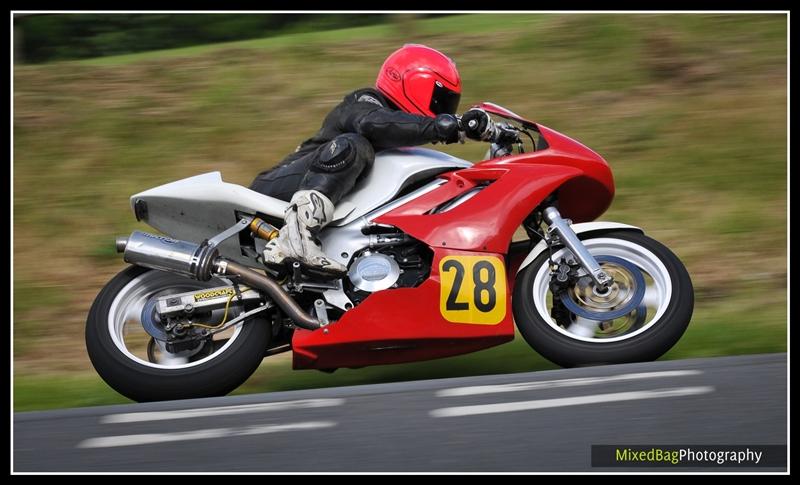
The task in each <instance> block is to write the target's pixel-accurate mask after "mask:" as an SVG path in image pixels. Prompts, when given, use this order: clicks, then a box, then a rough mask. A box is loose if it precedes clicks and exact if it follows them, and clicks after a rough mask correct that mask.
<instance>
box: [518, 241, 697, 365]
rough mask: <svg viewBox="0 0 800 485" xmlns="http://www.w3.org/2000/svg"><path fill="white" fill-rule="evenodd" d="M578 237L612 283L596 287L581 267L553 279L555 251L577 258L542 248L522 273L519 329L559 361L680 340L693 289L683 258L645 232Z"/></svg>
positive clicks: (662, 347)
mask: <svg viewBox="0 0 800 485" xmlns="http://www.w3.org/2000/svg"><path fill="white" fill-rule="evenodd" d="M580 237H581V239H582V242H583V245H584V246H585V247H586V248H587V249H588V250H589V252H590V253H591V254H592V255H593V256H594V257H595V259H596V260H597V261H598V262H599V263H600V265H601V267H603V269H604V271H605V272H606V273H607V274H610V275H611V276H612V277H613V278H614V283H613V285H611V286H610V287H609V288H607V289H605V290H598V289H597V288H595V287H594V285H592V284H591V278H590V277H589V276H588V275H587V274H586V273H585V271H582V270H581V271H575V272H573V273H572V274H571V277H570V278H569V279H566V278H565V280H566V282H565V283H564V284H562V285H561V286H558V285H553V284H551V278H553V277H554V276H553V273H552V271H551V258H552V262H553V263H555V264H556V265H558V264H559V263H562V264H563V263H564V262H568V261H569V260H570V259H574V258H572V254H571V252H570V251H569V250H568V249H566V248H563V247H561V248H554V250H553V252H552V255H551V254H550V252H549V251H545V252H543V253H542V254H541V255H539V256H538V257H537V258H536V259H535V260H534V261H533V262H532V263H531V264H530V265H528V266H527V267H525V268H524V269H523V270H522V271H520V273H519V274H518V275H517V280H516V283H515V287H514V295H513V302H512V303H513V308H514V320H515V322H516V325H517V328H518V329H519V331H520V333H521V334H522V336H523V337H524V338H525V340H526V341H527V342H528V344H529V345H530V346H531V347H532V348H533V349H534V350H536V351H537V352H539V353H540V354H541V355H542V356H544V357H545V358H547V359H548V360H550V361H552V362H554V363H556V364H558V365H560V366H562V367H574V366H582V365H598V364H618V363H626V362H644V361H651V360H655V359H657V358H658V357H660V356H661V355H663V354H664V353H665V352H667V351H668V350H669V349H670V348H672V346H673V345H675V343H677V341H678V340H679V339H680V338H681V336H682V335H683V333H684V331H685V330H686V327H687V326H688V324H689V321H690V320H691V317H692V311H693V308H694V290H693V288H692V282H691V279H690V278H689V273H688V272H687V271H686V268H685V267H684V265H683V263H681V261H680V260H679V259H678V258H677V256H675V255H674V254H673V253H672V252H671V251H670V250H669V249H668V248H667V247H666V246H664V245H663V244H661V243H659V242H658V241H656V240H654V239H651V238H649V237H647V236H645V235H643V234H640V233H636V232H630V231H618V232H608V233H601V234H589V235H585V234H583V235H580ZM554 288H555V290H554ZM554 291H556V293H557V294H555V295H554V293H553V292H554Z"/></svg>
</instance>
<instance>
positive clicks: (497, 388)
mask: <svg viewBox="0 0 800 485" xmlns="http://www.w3.org/2000/svg"><path fill="white" fill-rule="evenodd" d="M702 373H703V372H702V371H699V370H673V371H663V372H642V373H636V374H620V375H617V376H602V377H580V378H575V379H559V380H554V381H536V382H517V383H513V384H498V385H487V386H469V387H455V388H452V389H443V390H441V391H438V392H437V393H436V395H437V396H438V397H454V396H472V395H475V394H494V393H498V392H516V391H531V390H536V389H552V388H558V387H574V386H588V385H592V384H605V383H608V382H619V381H634V380H638V379H652V378H656V377H681V376H695V375H698V374H702Z"/></svg>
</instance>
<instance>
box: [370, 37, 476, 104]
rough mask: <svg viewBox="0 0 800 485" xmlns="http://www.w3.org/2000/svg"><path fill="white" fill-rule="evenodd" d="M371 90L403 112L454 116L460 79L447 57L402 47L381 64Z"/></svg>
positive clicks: (417, 46) (413, 46)
mask: <svg viewBox="0 0 800 485" xmlns="http://www.w3.org/2000/svg"><path fill="white" fill-rule="evenodd" d="M375 87H376V88H378V91H380V92H381V93H383V95H384V96H386V97H387V98H389V100H391V101H392V102H393V103H394V104H396V105H397V106H398V107H399V108H400V109H402V110H403V111H405V112H407V113H414V114H420V115H424V116H431V117H434V116H436V115H438V114H441V113H449V114H455V113H456V110H457V109H458V102H459V101H460V99H461V77H460V76H459V75H458V70H456V63H455V62H453V61H452V60H450V58H449V57H447V56H446V55H444V54H442V53H441V52H439V51H437V50H436V49H431V48H430V47H426V46H424V45H420V44H406V45H404V46H403V47H402V48H400V49H398V50H396V51H394V52H393V53H392V54H391V55H390V56H389V57H387V58H386V61H384V63H383V66H381V71H380V72H379V73H378V80H377V81H375Z"/></svg>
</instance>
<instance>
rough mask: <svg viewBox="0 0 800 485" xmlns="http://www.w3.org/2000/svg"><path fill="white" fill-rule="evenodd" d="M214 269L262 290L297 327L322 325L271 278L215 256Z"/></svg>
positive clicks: (316, 327) (314, 328) (308, 327)
mask: <svg viewBox="0 0 800 485" xmlns="http://www.w3.org/2000/svg"><path fill="white" fill-rule="evenodd" d="M214 271H215V272H216V273H217V274H221V275H231V276H238V277H239V278H241V279H242V281H243V282H244V283H245V284H246V285H247V286H250V287H252V288H258V289H260V290H264V291H265V292H266V293H267V294H268V295H269V296H270V298H272V300H273V301H274V302H275V304H276V305H278V306H279V307H280V308H281V310H283V311H284V313H286V315H287V316H288V317H289V318H291V319H292V321H293V322H294V323H295V325H297V326H298V327H300V328H305V329H306V330H316V329H318V328H320V327H322V326H323V325H321V324H320V322H319V321H318V320H317V319H316V318H312V317H311V316H309V315H308V314H307V313H306V312H305V311H303V309H302V308H300V306H299V305H298V304H297V302H295V301H294V300H293V299H292V297H290V296H289V294H288V293H286V291H284V289H283V288H282V287H281V285H279V284H278V283H276V282H275V280H273V279H272V278H268V277H267V276H265V275H262V274H261V273H259V272H257V271H254V270H252V269H250V268H248V267H246V266H243V265H241V264H238V263H234V262H233V261H228V260H226V259H223V258H217V260H216V261H214Z"/></svg>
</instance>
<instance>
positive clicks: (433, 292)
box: [292, 248, 514, 369]
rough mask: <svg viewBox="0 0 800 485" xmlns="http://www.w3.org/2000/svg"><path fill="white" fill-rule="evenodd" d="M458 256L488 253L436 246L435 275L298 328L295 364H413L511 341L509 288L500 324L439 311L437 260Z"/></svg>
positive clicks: (301, 366)
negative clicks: (330, 320)
mask: <svg viewBox="0 0 800 485" xmlns="http://www.w3.org/2000/svg"><path fill="white" fill-rule="evenodd" d="M456 254H461V255H471V256H472V255H478V254H484V255H489V254H488V253H473V252H465V251H453V250H450V249H443V248H436V249H434V257H433V265H432V268H431V275H430V277H429V278H428V279H427V280H425V282H423V283H422V284H421V285H420V286H418V287H416V288H397V289H389V290H384V291H379V292H376V293H373V294H372V295H370V296H369V297H368V298H367V299H366V300H364V301H363V302H362V303H361V304H360V305H358V306H357V307H355V308H354V309H352V310H350V311H348V312H347V313H345V314H344V316H343V317H342V318H341V320H338V321H337V322H336V323H335V324H332V325H329V326H328V327H327V328H325V329H322V330H314V331H309V330H303V329H297V330H295V332H294V337H293V338H292V347H293V350H294V368H295V369H325V368H332V367H361V366H366V365H376V364H396V363H400V362H414V361H418V360H427V359H435V358H439V357H449V356H451V355H458V354H465V353H468V352H473V351H476V350H480V349H484V348H487V347H492V346H494V345H499V344H502V343H505V342H508V341H510V340H512V339H513V338H514V323H513V319H512V317H511V311H510V308H511V306H510V305H511V295H510V293H508V292H506V297H505V303H506V309H507V311H506V314H505V317H504V318H503V320H502V321H501V322H500V323H498V324H496V325H474V324H463V323H452V322H449V321H447V320H445V319H444V317H443V316H442V315H441V313H440V312H439V296H440V278H439V269H438V268H439V261H440V260H441V259H442V258H443V257H445V256H450V255H456ZM490 256H498V255H496V254H493V255H490ZM326 331H327V332H326Z"/></svg>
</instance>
